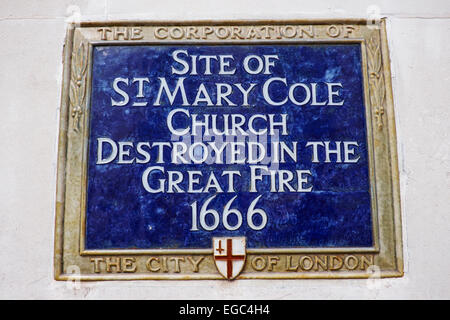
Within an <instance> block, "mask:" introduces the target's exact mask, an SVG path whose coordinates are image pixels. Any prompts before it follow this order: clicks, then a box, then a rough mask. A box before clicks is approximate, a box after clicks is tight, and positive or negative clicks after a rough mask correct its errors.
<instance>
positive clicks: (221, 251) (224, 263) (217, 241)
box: [213, 237, 246, 280]
mask: <svg viewBox="0 0 450 320" xmlns="http://www.w3.org/2000/svg"><path fill="white" fill-rule="evenodd" d="M213 249H214V262H215V263H216V267H217V270H219V272H220V274H222V275H223V276H224V277H225V278H226V279H228V280H232V279H234V278H236V277H237V276H238V275H239V274H240V273H241V271H242V269H243V268H244V264H245V254H246V252H245V237H233V238H230V237H222V238H213Z"/></svg>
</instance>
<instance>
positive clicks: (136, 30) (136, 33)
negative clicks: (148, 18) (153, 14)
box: [131, 27, 144, 40]
mask: <svg viewBox="0 0 450 320" xmlns="http://www.w3.org/2000/svg"><path fill="white" fill-rule="evenodd" d="M143 38H144V35H143V34H142V28H140V27H133V28H131V40H140V39H143Z"/></svg>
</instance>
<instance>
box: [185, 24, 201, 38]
mask: <svg viewBox="0 0 450 320" xmlns="http://www.w3.org/2000/svg"><path fill="white" fill-rule="evenodd" d="M197 32H198V29H197V27H187V29H186V39H192V38H194V39H200V36H199V35H198V34H197Z"/></svg>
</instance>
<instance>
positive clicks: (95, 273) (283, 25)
mask: <svg viewBox="0 0 450 320" xmlns="http://www.w3.org/2000/svg"><path fill="white" fill-rule="evenodd" d="M380 27H381V28H379V29H374V28H373V26H371V28H369V27H368V26H367V25H366V24H365V20H314V21H310V20H290V21H251V22H248V21H247V22H246V21H186V22H174V21H171V22H131V21H119V22H108V23H100V22H99V23H96V22H89V23H83V24H81V25H80V26H74V25H72V26H70V28H69V29H68V31H67V36H66V44H65V51H64V74H63V91H62V101H61V120H60V132H59V152H58V174H57V179H58V180H57V198H56V222H55V262H54V267H55V279H57V280H67V279H71V278H72V277H73V276H72V275H71V273H72V271H73V270H75V271H76V270H79V271H80V273H81V275H80V276H79V277H78V278H79V279H81V280H127V279H128V280H135V279H220V278H221V276H220V275H219V274H218V272H217V270H216V269H215V267H214V261H213V260H212V254H211V253H212V251H211V252H209V251H208V250H200V251H195V250H179V251H170V250H166V251H164V250H163V251H161V252H159V253H151V252H148V251H145V250H125V251H117V252H109V251H104V252H103V251H98V252H85V251H84V249H83V248H84V242H83V238H84V237H83V236H82V235H83V234H84V232H85V229H84V228H85V225H84V223H83V216H84V211H85V207H84V200H83V199H84V198H85V192H86V184H85V181H86V167H87V165H86V163H87V160H86V158H87V141H88V131H89V130H88V124H89V121H88V119H89V103H90V101H89V100H90V90H91V88H90V86H91V84H90V81H91V74H90V73H91V71H90V68H91V61H92V60H91V54H92V46H94V45H99V44H108V43H111V44H136V43H142V44H159V43H171V44H177V43H193V44H194V43H204V44H220V43H249V42H250V43H255V44H256V43H272V42H276V43H280V44H283V43H286V44H288V43H290V42H295V43H298V42H302V43H303V42H304V43H359V44H360V45H361V52H362V59H363V61H362V62H363V70H362V71H363V77H364V94H365V105H366V118H367V127H368V145H369V158H370V161H369V162H370V179H371V186H372V187H371V189H372V193H373V197H372V199H375V201H374V203H373V204H372V211H373V212H374V215H373V220H374V236H375V240H376V244H375V247H373V248H330V249H328V250H327V249H325V250H322V249H317V248H305V249H302V250H297V251H296V250H293V251H292V250H282V249H279V250H278V249H262V250H260V251H258V250H253V251H251V250H249V251H248V259H247V263H246V266H245V267H244V271H243V273H242V274H241V275H240V276H239V277H238V279H257V278H267V279H292V278H368V277H373V276H374V275H375V276H380V277H398V276H402V275H403V254H402V243H401V240H402V238H401V221H400V220H401V219H400V217H401V216H400V197H399V180H398V169H397V151H396V137H395V122H394V110H393V100H392V89H391V82H390V77H391V76H390V70H389V56H388V49H387V41H386V33H385V32H386V31H385V22H384V21H382V23H381V26H380ZM70 120H71V121H70ZM372 128H374V129H372ZM274 256H276V257H277V258H278V259H279V260H278V261H280V263H281V264H282V265H283V267H284V269H283V270H280V269H277V268H276V267H272V268H271V267H269V266H267V265H266V266H264V267H263V268H261V264H258V261H262V260H258V259H259V257H263V258H264V259H266V261H268V260H267V259H269V258H270V257H274ZM102 259H103V260H102ZM108 259H109V260H108ZM302 259H303V260H302ZM308 259H311V261H313V260H314V259H315V260H321V261H323V259H328V260H329V259H331V260H333V259H337V260H339V261H342V262H343V264H344V265H345V266H344V267H343V268H342V269H338V270H333V268H332V267H331V268H328V269H327V270H323V268H322V269H321V268H318V269H317V270H315V268H309V269H308V266H307V265H304V266H303V267H300V268H299V267H297V269H296V270H295V271H294V270H293V269H291V265H290V263H291V262H292V261H309V260H308ZM353 259H357V260H358V261H363V263H362V264H363V268H360V266H359V265H357V266H356V267H354V268H353V266H354V264H351V261H355V260H353ZM99 261H103V263H105V264H108V263H109V271H108V270H106V271H105V270H103V271H102V270H97V269H96V267H97V266H98V265H97V264H96V263H97V262H99ZM155 261H157V262H158V263H156V262H155ZM255 261H256V262H255ZM345 261H347V262H348V263H347V262H345ZM364 262H366V263H365V264H364ZM170 263H172V264H173V263H178V268H173V267H172V269H171V268H170ZM180 263H183V264H184V265H185V266H190V268H191V269H189V270H187V269H186V271H185V270H182V272H180ZM196 263H197V267H198V268H197V269H196V268H195V265H196ZM368 264H372V265H373V266H371V267H368ZM155 265H158V266H159V270H157V271H156V270H155V269H156V267H155ZM319 265H320V264H319ZM183 268H184V267H183ZM183 268H181V269H183ZM186 268H187V267H186ZM107 269H108V268H107ZM166 269H167V270H166Z"/></svg>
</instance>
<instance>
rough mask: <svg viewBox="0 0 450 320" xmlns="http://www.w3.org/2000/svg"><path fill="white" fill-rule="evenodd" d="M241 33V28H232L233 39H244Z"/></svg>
mask: <svg viewBox="0 0 450 320" xmlns="http://www.w3.org/2000/svg"><path fill="white" fill-rule="evenodd" d="M241 31H242V30H241V27H231V39H244V36H243V35H242V34H241Z"/></svg>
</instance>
